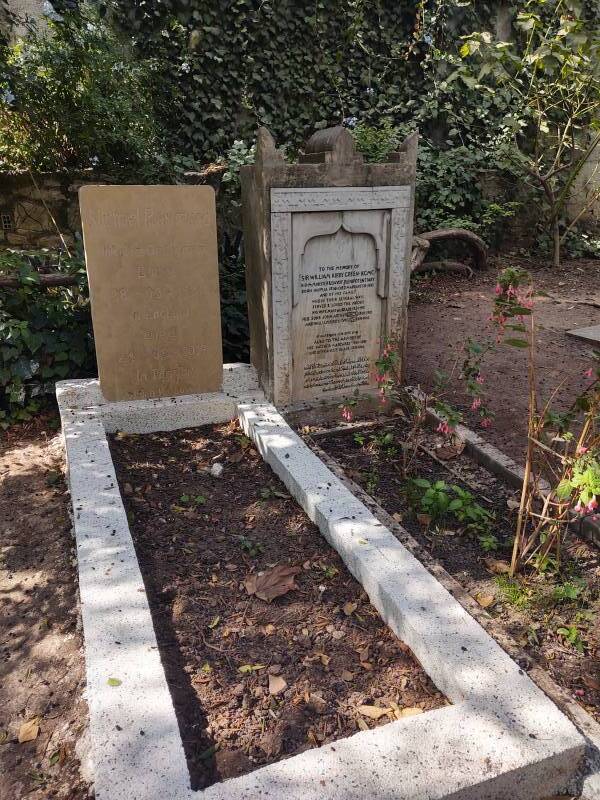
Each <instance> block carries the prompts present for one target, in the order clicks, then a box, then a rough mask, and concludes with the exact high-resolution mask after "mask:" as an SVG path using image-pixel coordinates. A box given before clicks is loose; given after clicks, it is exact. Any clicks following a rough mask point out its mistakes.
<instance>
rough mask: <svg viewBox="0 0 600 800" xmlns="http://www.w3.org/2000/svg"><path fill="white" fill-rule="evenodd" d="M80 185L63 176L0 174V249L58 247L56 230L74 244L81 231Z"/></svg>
mask: <svg viewBox="0 0 600 800" xmlns="http://www.w3.org/2000/svg"><path fill="white" fill-rule="evenodd" d="M83 182H84V181H73V179H72V177H68V176H65V175H51V174H43V175H37V176H34V177H33V178H32V177H31V176H30V175H29V174H28V173H22V174H16V175H8V174H0V246H4V247H11V246H12V247H32V248H33V247H58V246H60V244H61V239H60V236H59V234H58V231H59V230H60V232H61V233H62V234H63V235H64V237H65V239H66V241H67V244H73V242H74V238H75V234H76V233H78V232H79V231H80V228H81V223H80V219H79V200H78V196H77V191H78V189H79V186H81V185H82V183H83ZM89 182H92V181H89ZM93 182H94V183H97V182H98V181H93Z"/></svg>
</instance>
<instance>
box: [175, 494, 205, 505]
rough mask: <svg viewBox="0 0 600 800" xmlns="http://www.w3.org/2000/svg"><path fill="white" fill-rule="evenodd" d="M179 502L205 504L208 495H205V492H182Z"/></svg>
mask: <svg viewBox="0 0 600 800" xmlns="http://www.w3.org/2000/svg"><path fill="white" fill-rule="evenodd" d="M179 502H180V503H183V504H184V505H193V506H203V505H204V504H205V503H206V497H204V495H203V494H197V495H189V494H182V495H181V497H180V498H179Z"/></svg>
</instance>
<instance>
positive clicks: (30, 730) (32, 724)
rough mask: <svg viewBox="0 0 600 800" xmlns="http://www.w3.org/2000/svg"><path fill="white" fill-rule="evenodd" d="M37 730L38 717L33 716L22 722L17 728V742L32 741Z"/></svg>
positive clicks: (38, 726)
mask: <svg viewBox="0 0 600 800" xmlns="http://www.w3.org/2000/svg"><path fill="white" fill-rule="evenodd" d="M39 732H40V718H39V717H33V718H32V719H30V720H27V722H24V723H23V724H22V725H21V727H20V728H19V734H18V736H17V738H18V740H19V744H23V743H24V742H33V740H34V739H37V737H38V734H39Z"/></svg>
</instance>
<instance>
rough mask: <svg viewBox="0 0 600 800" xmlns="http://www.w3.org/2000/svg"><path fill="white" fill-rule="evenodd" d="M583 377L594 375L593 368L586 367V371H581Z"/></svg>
mask: <svg viewBox="0 0 600 800" xmlns="http://www.w3.org/2000/svg"><path fill="white" fill-rule="evenodd" d="M583 377H584V378H593V377H594V370H593V369H592V368H591V367H590V368H589V369H586V371H585V372H584V373H583Z"/></svg>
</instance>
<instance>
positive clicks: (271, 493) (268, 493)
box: [260, 486, 289, 500]
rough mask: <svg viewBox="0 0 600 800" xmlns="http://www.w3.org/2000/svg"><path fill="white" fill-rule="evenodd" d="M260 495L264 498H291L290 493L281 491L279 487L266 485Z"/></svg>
mask: <svg viewBox="0 0 600 800" xmlns="http://www.w3.org/2000/svg"><path fill="white" fill-rule="evenodd" d="M260 496H261V498H262V499H263V500H275V499H276V498H279V499H280V500H287V499H288V498H289V495H288V494H286V493H285V492H280V491H279V489H274V488H273V487H272V486H265V487H264V488H263V489H261V490H260Z"/></svg>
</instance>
